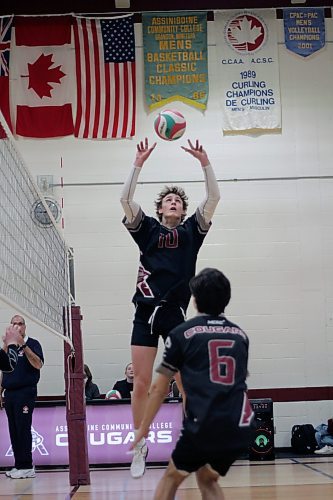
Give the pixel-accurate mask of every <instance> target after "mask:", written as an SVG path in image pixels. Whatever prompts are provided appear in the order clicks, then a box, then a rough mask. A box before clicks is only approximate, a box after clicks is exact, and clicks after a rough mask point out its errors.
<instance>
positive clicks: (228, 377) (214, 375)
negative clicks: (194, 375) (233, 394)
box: [208, 340, 236, 385]
mask: <svg viewBox="0 0 333 500" xmlns="http://www.w3.org/2000/svg"><path fill="white" fill-rule="evenodd" d="M234 344H235V341H234V340H210V341H209V342H208V352H209V365H210V379H211V381H212V382H215V383H216V384H224V385H233V384H234V382H235V369H236V361H235V358H233V357H232V356H226V355H225V354H223V355H220V349H221V350H222V349H228V348H229V349H231V348H232V347H233V346H234Z"/></svg>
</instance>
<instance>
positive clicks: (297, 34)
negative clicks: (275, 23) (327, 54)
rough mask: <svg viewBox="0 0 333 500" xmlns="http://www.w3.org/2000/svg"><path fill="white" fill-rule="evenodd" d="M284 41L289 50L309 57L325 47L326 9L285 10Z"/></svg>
mask: <svg viewBox="0 0 333 500" xmlns="http://www.w3.org/2000/svg"><path fill="white" fill-rule="evenodd" d="M283 23H284V39H285V44H286V47H287V49H288V50H291V52H295V54H298V55H299V56H303V57H307V56H310V55H311V54H313V53H314V52H317V50H320V49H322V48H323V47H324V46H325V10H324V8H316V9H315V8H310V7H309V8H301V7H300V8H297V9H283Z"/></svg>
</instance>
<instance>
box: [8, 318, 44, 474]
mask: <svg viewBox="0 0 333 500" xmlns="http://www.w3.org/2000/svg"><path fill="white" fill-rule="evenodd" d="M11 326H12V327H15V328H16V329H17V331H18V332H19V333H20V335H21V337H22V340H23V342H22V343H21V346H20V348H19V351H18V356H17V364H16V367H15V368H14V370H13V371H12V372H10V373H4V374H3V378H2V388H0V393H1V394H2V389H5V410H6V414H7V419H8V427H9V435H10V441H11V444H12V449H13V454H14V459H15V466H14V467H13V468H12V469H11V470H10V471H7V472H6V476H7V477H10V478H12V479H25V478H31V477H35V475H36V473H35V468H34V466H33V463H32V451H31V449H32V434H31V424H32V414H33V411H34V408H35V401H36V397H37V384H38V381H39V378H40V370H41V368H42V366H43V364H44V355H43V350H42V347H41V345H40V343H39V342H38V340H36V339H33V338H31V337H28V336H27V334H26V324H25V320H24V318H23V317H22V316H19V315H15V316H13V318H12V319H11Z"/></svg>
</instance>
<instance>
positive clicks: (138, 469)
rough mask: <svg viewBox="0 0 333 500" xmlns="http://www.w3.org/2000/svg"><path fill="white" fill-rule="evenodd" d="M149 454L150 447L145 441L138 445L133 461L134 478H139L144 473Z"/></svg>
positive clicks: (132, 472)
mask: <svg viewBox="0 0 333 500" xmlns="http://www.w3.org/2000/svg"><path fill="white" fill-rule="evenodd" d="M147 455H148V447H147V445H146V443H145V442H144V443H143V444H141V445H136V447H135V448H134V456H133V460H132V463H131V475H132V477H133V478H134V479H137V478H139V477H142V476H143V475H144V473H145V469H146V457H147Z"/></svg>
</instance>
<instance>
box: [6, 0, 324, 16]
mask: <svg viewBox="0 0 333 500" xmlns="http://www.w3.org/2000/svg"><path fill="white" fill-rule="evenodd" d="M295 1H296V2H297V3H294V2H295ZM300 2H302V3H300ZM157 3H158V6H157ZM117 4H120V8H116V5H117ZM123 5H129V7H128V8H124V7H122V6H123ZM332 5H333V0H303V1H302V0H294V1H293V0H233V1H230V0H229V1H227V0H219V1H218V0H192V1H185V0H168V2H166V3H165V4H164V5H163V2H162V1H161V2H157V1H156V0H155V1H152V0H57V1H54V2H52V1H45V0H32V1H30V2H29V1H27V0H1V1H0V15H6V14H63V13H69V12H75V13H82V14H83V13H84V14H89V13H90V14H115V13H118V14H119V13H122V12H137V13H141V12H146V11H150V12H154V11H155V12H158V11H162V12H163V11H164V12H165V11H177V10H178V11H190V10H192V11H193V10H203V11H207V10H208V11H213V10H220V9H244V8H252V9H254V8H257V9H258V8H269V7H274V8H277V9H279V8H280V9H281V8H283V7H330V6H332ZM330 14H331V13H330V10H329V9H327V12H326V15H327V17H330Z"/></svg>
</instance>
